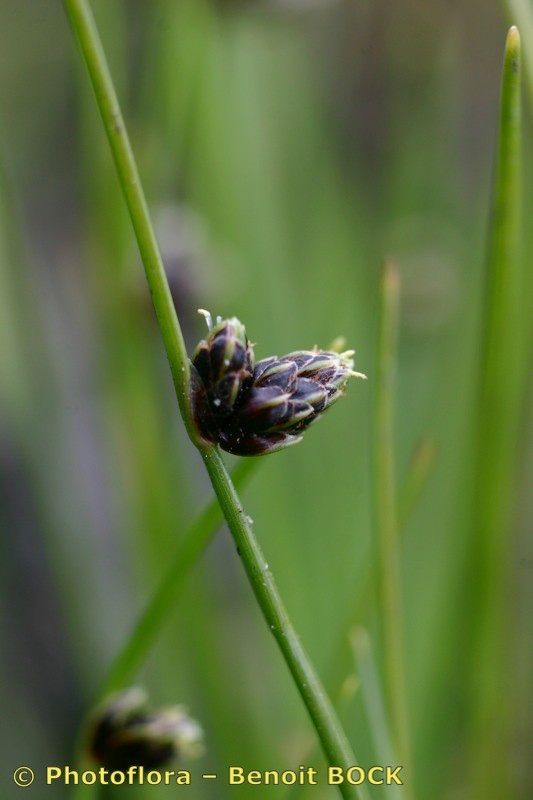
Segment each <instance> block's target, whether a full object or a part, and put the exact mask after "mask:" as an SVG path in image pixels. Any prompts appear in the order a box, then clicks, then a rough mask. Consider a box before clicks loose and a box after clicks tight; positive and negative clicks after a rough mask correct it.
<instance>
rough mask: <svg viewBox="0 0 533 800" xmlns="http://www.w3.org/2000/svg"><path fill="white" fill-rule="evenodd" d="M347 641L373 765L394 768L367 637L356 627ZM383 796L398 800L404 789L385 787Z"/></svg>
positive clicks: (390, 738) (370, 647)
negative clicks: (364, 718)
mask: <svg viewBox="0 0 533 800" xmlns="http://www.w3.org/2000/svg"><path fill="white" fill-rule="evenodd" d="M349 638H350V644H351V647H352V651H353V656H354V660H355V662H356V666H357V674H358V676H359V679H360V681H361V695H362V699H363V705H364V708H365V711H366V716H367V718H368V721H369V725H370V731H371V733H372V738H373V741H374V747H375V756H376V763H377V764H398V759H397V757H396V753H395V752H394V746H393V744H392V737H391V735H390V729H389V723H388V719H387V712H386V710H385V703H384V702H383V692H382V688H381V684H380V680H379V674H378V670H377V669H376V664H375V661H374V656H373V653H372V645H371V641H370V636H369V635H368V632H367V631H366V630H365V629H364V628H359V627H357V628H354V629H353V630H352V631H351V632H350V637H349ZM400 777H401V779H402V780H403V779H405V777H406V776H405V774H404V775H401V776H400ZM387 794H388V796H389V797H391V798H396V800H398V798H402V797H404V795H405V791H404V787H401V788H400V787H399V786H396V785H394V784H392V785H391V786H389V787H387Z"/></svg>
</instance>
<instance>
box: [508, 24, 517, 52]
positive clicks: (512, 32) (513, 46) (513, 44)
mask: <svg viewBox="0 0 533 800" xmlns="http://www.w3.org/2000/svg"><path fill="white" fill-rule="evenodd" d="M505 49H506V50H507V52H508V53H510V54H513V55H520V31H519V30H518V28H517V27H516V25H512V26H511V27H510V28H509V30H508V31H507V39H506V42H505Z"/></svg>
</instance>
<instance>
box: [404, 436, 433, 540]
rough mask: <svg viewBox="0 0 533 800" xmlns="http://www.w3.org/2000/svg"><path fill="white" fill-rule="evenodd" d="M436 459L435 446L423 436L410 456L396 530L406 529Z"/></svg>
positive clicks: (429, 437)
mask: <svg viewBox="0 0 533 800" xmlns="http://www.w3.org/2000/svg"><path fill="white" fill-rule="evenodd" d="M436 457H437V445H436V444H435V440H434V439H433V438H432V437H431V436H423V437H422V438H421V439H420V441H419V442H418V444H417V445H416V447H415V449H414V450H413V453H412V455H411V460H410V462H409V467H408V469H407V475H406V476H405V480H404V482H403V485H402V487H401V490H400V496H399V498H398V528H399V530H400V531H402V529H403V528H405V527H406V525H407V522H408V521H409V518H410V517H411V514H412V513H413V511H414V509H415V508H416V506H417V505H418V502H419V500H420V497H421V495H422V492H423V491H424V487H425V486H426V483H427V480H428V478H429V476H430V474H431V471H432V468H433V465H434V463H435V459H436Z"/></svg>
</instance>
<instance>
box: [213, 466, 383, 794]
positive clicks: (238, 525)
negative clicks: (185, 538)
mask: <svg viewBox="0 0 533 800" xmlns="http://www.w3.org/2000/svg"><path fill="white" fill-rule="evenodd" d="M204 461H205V465H206V468H207V471H208V473H209V475H210V477H211V481H212V483H213V487H214V489H215V493H216V495H217V497H218V499H219V502H220V505H221V506H222V507H223V508H224V509H225V512H226V514H227V517H226V519H227V521H228V524H229V526H230V529H231V531H232V533H233V537H234V539H235V543H236V545H237V550H238V553H239V555H240V557H241V559H242V562H243V565H244V568H245V570H246V572H247V574H248V578H249V579H250V583H251V585H252V588H253V590H254V594H255V596H256V598H257V602H258V603H259V606H260V607H261V610H262V611H263V615H264V617H265V619H266V621H267V623H268V625H269V627H270V630H271V631H272V634H273V636H274V638H275V639H276V641H277V643H278V645H279V648H280V650H281V652H282V653H283V655H284V657H285V661H286V662H287V665H288V667H289V670H290V672H291V674H292V676H293V678H294V681H295V683H296V686H297V688H298V691H299V693H300V695H301V697H302V699H303V701H304V703H305V705H306V707H307V710H308V712H309V715H310V717H311V719H312V720H313V723H314V726H315V728H316V731H317V733H318V735H319V737H320V740H321V743H322V748H323V750H324V753H325V755H326V757H327V759H328V763H329V764H331V765H336V766H341V767H348V766H351V765H354V764H356V763H357V762H356V761H355V757H354V754H353V752H352V750H351V747H350V744H349V742H348V740H347V738H346V735H345V733H344V731H343V730H342V728H341V725H340V723H339V720H338V718H337V715H336V713H335V710H334V708H333V705H332V703H331V701H330V699H329V698H328V696H327V694H326V692H325V691H324V689H323V687H322V684H321V683H320V680H319V678H318V676H317V674H316V672H315V670H314V668H313V666H312V664H311V662H310V661H309V658H308V656H307V654H306V652H305V650H304V649H303V646H302V644H301V642H300V639H299V637H298V635H297V633H296V631H295V630H294V627H293V625H292V623H291V621H290V619H289V617H288V615H287V612H286V611H285V608H284V606H283V603H282V600H281V597H280V595H279V592H278V589H277V587H276V584H275V582H274V578H273V577H272V573H271V571H270V569H269V566H268V564H267V562H266V561H265V557H264V555H263V553H262V551H261V548H260V546H259V543H258V541H257V539H256V538H255V536H254V534H253V531H252V526H251V523H250V521H249V518H248V517H247V516H246V514H245V512H244V509H243V507H242V505H241V503H240V501H239V498H238V497H237V494H236V492H235V489H234V487H233V485H232V483H231V481H230V479H229V475H228V473H227V471H226V467H225V465H224V462H223V461H222V458H221V456H220V453H219V452H218V450H212V451H211V452H209V453H204ZM339 790H340V792H341V794H342V796H343V797H346V798H350V797H357V796H358V797H360V798H363V797H366V796H367V794H366V790H365V789H364V788H363V787H362V786H357V787H354V786H349V785H346V784H342V785H341V786H339Z"/></svg>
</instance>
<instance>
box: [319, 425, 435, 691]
mask: <svg viewBox="0 0 533 800" xmlns="http://www.w3.org/2000/svg"><path fill="white" fill-rule="evenodd" d="M436 455H437V447H436V445H435V442H434V440H433V438H431V437H430V436H424V437H423V438H422V439H421V440H420V442H419V443H418V445H417V446H416V447H415V449H414V451H413V454H412V456H411V460H410V463H409V468H408V471H407V475H406V477H405V479H404V481H403V484H402V487H401V490H400V493H399V498H398V531H399V533H400V534H402V535H403V534H404V533H405V529H406V527H407V524H408V522H409V520H410V517H411V515H412V513H413V512H414V510H415V508H416V506H417V504H418V502H419V500H420V497H421V495H422V493H423V491H424V488H425V486H426V484H427V481H428V478H429V476H430V474H431V470H432V468H433V465H434V463H435V458H436ZM372 556H373V554H371V558H370V563H368V566H367V569H366V571H365V573H364V574H363V576H362V577H361V579H360V583H361V585H360V589H359V592H358V593H357V597H356V599H355V602H354V604H353V606H352V607H351V608H350V609H349V613H348V614H347V615H346V622H345V624H344V626H343V628H342V633H341V636H340V638H339V642H338V644H337V646H336V647H335V649H334V655H333V658H332V659H331V665H330V667H329V670H328V678H327V680H326V686H327V688H328V689H329V691H330V692H331V691H333V690H334V689H335V688H336V687H337V686H338V685H339V683H340V682H341V680H342V678H343V675H345V674H346V670H347V668H348V666H347V656H348V649H349V648H348V646H347V645H348V639H349V634H350V631H352V630H353V628H354V627H357V626H358V625H360V624H361V622H362V621H363V619H365V618H366V616H367V614H368V610H369V607H370V604H371V602H372V596H373V593H374V591H375V585H376V580H377V565H376V564H375V559H374V558H373V557H372Z"/></svg>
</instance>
